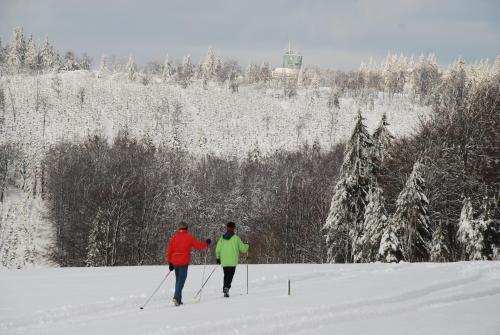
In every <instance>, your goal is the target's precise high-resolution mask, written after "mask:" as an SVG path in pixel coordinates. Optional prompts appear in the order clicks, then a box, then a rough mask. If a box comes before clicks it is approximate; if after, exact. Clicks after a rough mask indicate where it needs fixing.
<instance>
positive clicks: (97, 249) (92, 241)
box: [85, 210, 106, 266]
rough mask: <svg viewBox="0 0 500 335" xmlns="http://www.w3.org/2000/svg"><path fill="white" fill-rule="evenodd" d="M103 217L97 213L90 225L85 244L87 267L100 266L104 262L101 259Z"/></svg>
mask: <svg viewBox="0 0 500 335" xmlns="http://www.w3.org/2000/svg"><path fill="white" fill-rule="evenodd" d="M102 220H103V216H102V213H101V211H100V210H98V211H97V213H96V216H95V217H94V220H92V223H91V224H90V234H89V237H88V242H87V258H86V261H85V263H86V265H87V266H102V265H105V264H106V262H105V260H104V259H103V252H104V247H105V244H104V243H103V241H102V239H103V236H102V235H103V233H104V232H103V228H104V225H103V222H102Z"/></svg>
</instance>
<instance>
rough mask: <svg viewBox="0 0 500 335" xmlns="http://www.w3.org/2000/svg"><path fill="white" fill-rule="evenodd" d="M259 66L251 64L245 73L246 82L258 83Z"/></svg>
mask: <svg viewBox="0 0 500 335" xmlns="http://www.w3.org/2000/svg"><path fill="white" fill-rule="evenodd" d="M259 72H260V71H259V66H258V65H257V64H249V65H248V66H247V69H246V72H245V81H246V82H247V83H249V84H253V83H257V82H258V81H259V80H260V73H259Z"/></svg>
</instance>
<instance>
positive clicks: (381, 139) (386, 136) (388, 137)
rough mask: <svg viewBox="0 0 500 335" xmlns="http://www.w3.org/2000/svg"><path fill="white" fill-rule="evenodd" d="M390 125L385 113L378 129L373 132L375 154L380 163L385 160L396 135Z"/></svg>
mask: <svg viewBox="0 0 500 335" xmlns="http://www.w3.org/2000/svg"><path fill="white" fill-rule="evenodd" d="M389 125H390V124H389V122H388V121H387V116H386V114H385V113H384V114H382V119H381V120H380V123H379V125H378V127H377V129H375V131H374V132H373V155H374V157H375V158H376V159H377V160H378V162H380V163H383V162H384V159H385V158H386V156H387V154H388V149H389V148H390V146H391V144H392V140H393V139H394V136H393V135H392V134H391V132H390V131H389V128H388V126H389Z"/></svg>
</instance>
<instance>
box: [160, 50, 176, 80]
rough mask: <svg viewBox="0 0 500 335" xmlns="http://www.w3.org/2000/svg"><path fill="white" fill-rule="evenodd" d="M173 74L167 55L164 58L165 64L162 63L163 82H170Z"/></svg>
mask: <svg viewBox="0 0 500 335" xmlns="http://www.w3.org/2000/svg"><path fill="white" fill-rule="evenodd" d="M173 74H174V69H173V66H172V62H171V61H170V59H169V57H168V54H167V55H166V56H165V62H164V63H163V72H162V78H163V81H165V82H169V81H170V80H172V76H173Z"/></svg>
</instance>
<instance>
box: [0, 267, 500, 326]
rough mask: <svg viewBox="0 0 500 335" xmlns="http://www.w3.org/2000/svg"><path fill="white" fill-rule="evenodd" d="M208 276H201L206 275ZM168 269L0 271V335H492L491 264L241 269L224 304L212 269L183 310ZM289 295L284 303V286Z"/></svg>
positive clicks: (495, 297) (495, 292) (498, 301)
mask: <svg viewBox="0 0 500 335" xmlns="http://www.w3.org/2000/svg"><path fill="white" fill-rule="evenodd" d="M210 269H211V266H210V267H207V273H208V270H210ZM166 271H168V269H167V267H165V266H163V267H160V266H151V267H116V268H51V269H29V270H28V269H25V270H7V269H1V270H0V297H1V299H0V333H1V334H54V335H56V334H72V335H76V334H121V335H127V334H134V335H135V334H384V335H388V334H398V335H400V334H426V335H427V334H440V335H442V334H482V335H485V334H491V335H498V334H500V317H499V314H498V313H499V311H500V262H474V263H473V262H461V263H447V264H431V263H424V264H408V263H406V264H405V263H403V264H354V265H302V264H300V265H299V264H297V265H250V267H249V271H250V272H249V278H250V280H249V283H250V291H249V295H246V267H245V265H242V266H240V267H239V268H238V269H237V272H236V276H235V279H234V284H233V288H232V292H231V293H232V297H231V298H229V299H225V298H223V297H222V294H221V292H220V291H221V283H222V270H221V269H218V270H217V271H216V274H215V275H214V276H213V277H212V279H211V280H210V281H209V283H208V284H207V286H206V291H204V292H203V296H202V300H201V303H199V304H197V303H195V302H194V301H193V295H194V292H195V291H196V290H197V289H198V288H199V286H200V282H201V275H202V271H203V267H202V266H192V267H190V269H189V274H188V280H187V283H186V287H185V289H184V301H185V305H183V306H181V307H174V306H173V305H172V303H171V298H172V290H173V286H174V278H173V276H172V277H169V278H167V281H166V283H165V285H164V286H163V287H162V289H161V290H160V291H159V292H158V294H157V295H156V296H155V297H154V298H153V300H151V302H150V304H149V305H147V306H146V308H145V309H144V310H140V309H139V307H140V306H141V304H142V303H143V302H144V301H145V300H146V299H147V297H148V296H149V294H150V293H151V292H152V291H153V290H154V288H155V287H156V286H157V285H158V283H159V282H160V281H161V279H162V278H163V277H164V275H165V273H166ZM288 279H290V280H291V288H292V295H291V296H287V280H288Z"/></svg>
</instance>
